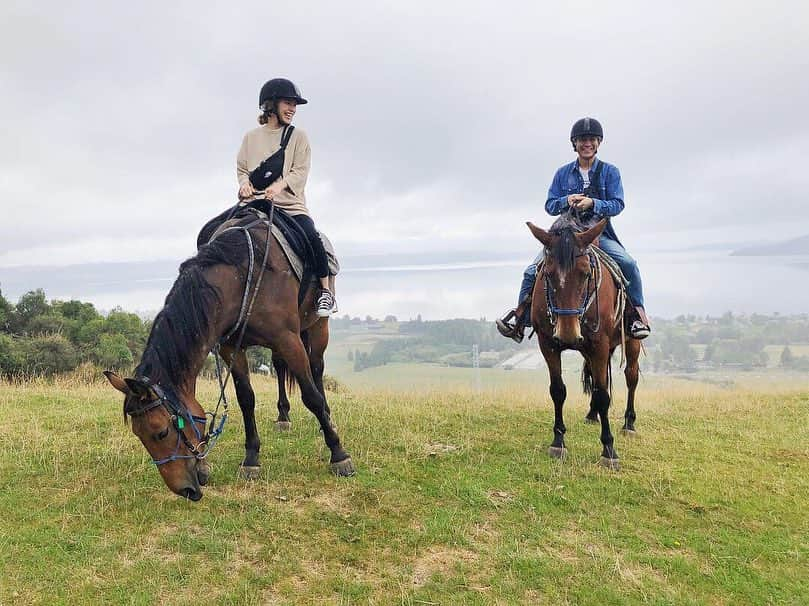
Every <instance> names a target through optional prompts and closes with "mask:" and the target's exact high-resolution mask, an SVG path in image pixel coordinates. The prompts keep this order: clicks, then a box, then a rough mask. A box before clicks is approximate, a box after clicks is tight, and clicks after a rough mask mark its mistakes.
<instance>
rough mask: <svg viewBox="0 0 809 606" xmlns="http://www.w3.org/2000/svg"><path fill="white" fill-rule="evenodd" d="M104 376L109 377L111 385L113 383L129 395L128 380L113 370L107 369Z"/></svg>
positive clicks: (116, 387)
mask: <svg viewBox="0 0 809 606" xmlns="http://www.w3.org/2000/svg"><path fill="white" fill-rule="evenodd" d="M104 376H105V377H107V381H109V382H110V385H112V386H113V387H114V388H115V389H117V390H118V391H120V392H121V393H123V394H126V395H129V393H130V391H129V386H128V385H127V384H126V381H124V380H123V379H122V378H121V377H119V376H118V375H116V374H115V373H114V372H112V371H111V370H105V371H104Z"/></svg>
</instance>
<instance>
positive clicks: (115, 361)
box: [93, 334, 134, 370]
mask: <svg viewBox="0 0 809 606" xmlns="http://www.w3.org/2000/svg"><path fill="white" fill-rule="evenodd" d="M93 358H94V359H95V361H96V363H97V364H98V365H99V366H101V367H102V368H106V369H109V370H120V369H122V368H127V367H129V366H131V365H132V362H134V358H133V357H132V352H131V351H130V350H129V347H128V346H127V343H126V337H125V336H124V335H121V334H115V335H110V334H103V335H100V336H99V338H98V345H97V346H96V348H95V349H94V351H93Z"/></svg>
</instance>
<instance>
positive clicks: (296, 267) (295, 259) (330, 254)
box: [265, 225, 340, 281]
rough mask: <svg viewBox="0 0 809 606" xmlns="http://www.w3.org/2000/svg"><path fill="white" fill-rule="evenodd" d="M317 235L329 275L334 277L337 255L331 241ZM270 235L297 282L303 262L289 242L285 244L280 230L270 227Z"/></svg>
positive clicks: (338, 266)
mask: <svg viewBox="0 0 809 606" xmlns="http://www.w3.org/2000/svg"><path fill="white" fill-rule="evenodd" d="M265 229H266V227H265ZM318 233H319V234H320V239H321V240H322V241H323V248H325V249H326V259H327V260H328V262H329V273H330V274H331V275H332V276H336V275H337V274H338V273H339V272H340V263H339V262H338V261H337V255H336V254H335V253H334V246H333V245H332V243H331V240H329V239H328V238H327V237H326V235H325V234H324V233H322V232H318ZM272 235H273V237H274V238H275V240H276V242H278V245H279V246H280V247H281V250H283V251H284V256H286V258H287V261H289V266H290V267H291V268H292V271H293V272H294V273H295V277H296V278H298V281H300V280H301V277H302V276H303V261H301V258H300V257H299V256H298V255H297V254H295V251H294V250H293V249H292V246H290V244H289V242H287V239H286V237H285V236H284V234H283V233H282V232H281V230H280V229H278V226H277V225H273V226H272Z"/></svg>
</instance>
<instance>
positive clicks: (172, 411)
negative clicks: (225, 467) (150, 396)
mask: <svg viewBox="0 0 809 606" xmlns="http://www.w3.org/2000/svg"><path fill="white" fill-rule="evenodd" d="M274 210H275V206H274V205H270V214H269V217H268V218H262V217H267V215H265V214H264V213H261V215H260V216H259V218H258V219H256V220H255V221H252V222H251V223H249V224H247V225H241V226H233V227H228V228H226V229H223V230H222V231H219V232H216V233H214V235H213V236H211V239H210V240H208V242H209V243H210V242H212V241H214V240H215V239H216V238H218V237H219V236H221V235H222V234H223V233H225V232H228V231H234V230H235V231H242V232H243V233H244V235H245V239H246V240H247V246H248V251H249V265H248V272H247V279H246V281H245V286H244V296H243V297H242V305H241V308H240V309H239V317H238V318H237V320H236V323H235V324H234V325H233V327H232V328H231V329H230V330H229V331H228V332H227V334H225V335H224V336H223V337H221V338H220V339H219V341H218V342H217V344H216V345H215V347H214V349H213V354H214V359H215V360H216V379H217V382H218V383H219V400H218V401H217V403H216V408H215V409H214V411H213V412H206V413H205V416H204V417H200V416H197V415H192V414H191V413H190V411H189V410H188V408H186V407H185V406H184V405H183V404H182V403H181V402H180V401H179V399H178V398H177V396H176V395H175V394H174V392H173V391H171V390H168V389H166V388H165V387H162V386H160V385H159V384H157V383H152V382H151V380H150V379H149V378H148V377H142V379H143V380H144V381H146V382H147V383H148V384H149V386H150V387H151V388H152V389H153V390H154V392H155V394H156V395H157V399H155V400H152V401H151V402H149V403H147V404H146V405H145V406H143V407H141V408H138V409H137V410H133V411H131V412H128V413H127V414H128V415H129V416H130V417H136V416H140V415H144V414H146V413H147V412H149V411H150V410H152V409H154V408H157V407H158V406H163V407H164V408H165V409H166V410H167V411H168V413H169V415H170V416H171V426H172V427H173V428H174V430H175V431H176V432H177V443H176V444H175V446H174V452H173V453H172V454H170V455H169V456H167V457H164V458H162V459H152V463H154V464H155V465H158V466H159V465H164V464H165V463H170V462H171V461H176V460H180V459H197V460H202V459H204V458H205V457H207V456H208V453H210V452H211V449H212V448H213V447H214V445H215V444H216V443H217V441H218V440H219V437H220V436H221V435H222V433H223V431H224V429H225V422H226V421H227V419H228V406H229V404H228V400H227V395H226V393H225V390H226V387H227V384H228V380H229V379H230V375H231V371H232V368H233V357H232V356H231V359H230V364H228V367H227V374H226V375H225V378H224V380H223V379H222V364H221V362H220V354H219V347H220V345H221V344H222V343H223V342H225V341H227V340H228V339H230V338H231V337H232V336H233V335H234V334H235V333H236V332H237V331H238V332H239V336H238V338H237V340H236V344H235V348H234V351H239V350H240V349H241V346H242V341H243V340H244V334H245V332H246V330H247V325H248V323H249V321H250V315H251V313H252V311H253V305H254V304H255V302H256V299H257V297H258V292H259V289H260V288H261V281H262V278H263V277H264V272H265V271H266V269H267V260H268V259H269V256H270V239H271V238H272V220H273V211H274ZM261 223H266V224H267V242H266V245H265V246H264V258H263V259H262V261H261V266H260V270H259V273H258V276H257V277H256V282H255V285H254V286H253V285H252V282H253V270H254V268H255V252H254V250H253V238H252V236H251V235H250V229H251V228H253V227H255V226H256V225H259V224H261ZM251 289H252V291H253V295H252V297H250V290H251ZM248 299H249V303H248ZM220 407H221V408H222V413H221V416H220V418H219V423H218V424H217V422H216V420H217V416H219V409H220ZM209 417H210V423H209V421H208V418H209ZM186 422H187V424H188V425H190V426H191V428H192V429H193V430H194V434H195V436H196V438H197V444H196V446H195V445H194V444H193V443H192V442H191V440H189V439H188V436H186V434H185V431H184V430H185V426H186ZM198 425H201V426H202V429H203V431H204V432H205V433H204V434H203V433H202V432H201V431H200V429H199V427H198ZM180 443H183V444H184V445H185V447H186V448H187V449H188V451H189V452H190V453H191V454H189V455H181V454H179V452H180Z"/></svg>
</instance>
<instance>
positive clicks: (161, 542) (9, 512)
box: [0, 367, 809, 605]
mask: <svg viewBox="0 0 809 606" xmlns="http://www.w3.org/2000/svg"><path fill="white" fill-rule="evenodd" d="M372 370H376V369H372ZM453 370H459V371H464V372H466V370H465V369H453ZM365 372H368V371H365ZM378 372H379V373H387V375H386V376H383V377H381V378H380V377H379V376H377V377H376V378H374V376H373V375H371V374H365V373H358V377H355V379H356V380H353V379H352V380H351V381H349V379H350V377H347V378H346V379H345V381H347V382H350V383H351V384H352V386H351V388H350V389H349V390H345V391H341V392H340V393H337V394H332V395H331V398H330V401H331V404H332V408H333V409H334V411H335V420H336V422H337V424H338V426H339V429H340V432H341V436H342V438H343V441H344V443H345V445H346V446H347V448H348V449H349V450H350V452H351V453H352V455H353V459H354V461H355V464H356V465H357V467H358V474H357V476H356V477H354V478H349V479H337V478H335V477H332V476H331V475H330V474H329V472H328V465H327V462H326V460H325V457H326V454H327V453H326V449H325V448H324V447H323V446H322V440H321V438H320V435H319V432H318V430H317V427H316V423H315V421H314V418H312V417H311V415H309V414H308V413H307V412H306V411H305V410H304V409H303V407H302V406H301V405H300V404H299V402H298V401H297V397H296V398H295V399H294V403H293V429H292V431H291V432H290V433H288V434H277V433H275V432H274V429H273V424H272V420H273V419H274V418H275V417H274V415H275V410H274V393H275V388H274V385H273V383H272V382H271V381H270V380H269V379H268V378H264V377H260V378H257V379H256V387H257V391H258V393H259V397H260V402H261V404H260V406H259V412H258V415H257V416H258V422H259V430H260V432H261V435H262V438H263V448H262V462H263V469H262V474H261V477H260V479H258V480H256V481H253V482H246V481H244V480H241V479H239V478H238V477H237V474H236V468H237V466H238V464H239V462H240V458H241V456H242V454H243V448H242V442H243V439H244V434H243V429H242V426H241V416H240V414H239V412H238V410H234V411H233V412H232V415H231V421H230V423H229V425H228V428H227V431H226V434H225V436H224V438H223V439H222V441H221V442H220V444H219V445H218V446H217V447H216V450H215V451H214V452H213V454H212V456H211V462H212V464H213V475H212V478H211V483H210V485H209V486H208V487H207V488H206V490H205V497H204V498H203V499H202V501H200V502H199V503H191V502H187V501H185V500H182V499H180V498H178V497H175V496H173V495H172V494H171V493H169V492H168V490H167V489H166V488H165V487H164V485H163V483H162V481H161V480H160V478H159V476H158V474H157V473H156V471H155V470H154V469H153V467H152V465H151V464H150V463H149V462H148V458H147V457H146V453H145V450H144V449H143V447H142V446H141V445H140V443H139V442H137V440H136V439H135V437H134V436H133V435H132V434H131V433H130V432H129V429H128V428H125V427H124V426H123V424H122V422H121V398H120V397H118V394H117V392H114V391H113V390H112V388H110V387H108V386H106V385H105V384H101V383H97V384H84V383H81V382H77V381H61V382H60V381H57V382H55V383H47V382H31V383H27V384H23V385H9V384H0V604H29V603H39V604H53V603H66V604H85V603H105V604H109V603H132V604H164V603H165V604H169V603H170V604H200V603H213V604H228V603H231V604H414V605H415V604H555V605H558V604H601V605H603V604H733V605H737V604H796V605H797V604H807V603H809V573H807V570H809V516H807V513H806V512H807V511H809V422H808V421H809V388H807V386H806V385H805V384H800V383H798V384H796V383H794V382H793V383H792V384H787V383H785V382H784V381H782V380H780V379H779V380H775V379H773V380H770V381H767V382H765V381H763V380H762V379H761V378H758V379H757V378H755V377H753V378H752V379H751V380H744V381H739V382H735V383H730V384H729V383H727V382H718V381H716V382H714V383H712V384H709V383H705V382H698V381H693V380H689V381H683V380H677V379H669V378H658V377H647V378H646V379H644V381H643V382H642V385H641V387H640V390H639V392H640V395H639V401H638V411H639V421H638V429H639V431H640V435H639V437H637V438H635V439H627V438H622V437H620V436H618V438H617V441H616V446H617V448H618V452H619V453H620V455H621V457H622V464H623V469H622V471H620V472H617V473H616V472H608V471H606V470H603V469H601V468H599V467H597V465H596V461H597V459H598V455H599V453H600V444H599V441H598V429H597V428H596V427H592V426H588V425H584V424H583V422H582V421H581V419H582V417H583V415H584V413H585V412H586V410H585V408H586V405H585V400H584V397H583V396H582V395H581V394H580V393H579V390H578V386H577V385H575V384H570V385H569V394H570V397H569V405H568V406H567V407H566V410H567V416H566V420H567V425H568V434H567V436H568V439H567V441H568V448H569V449H570V456H569V457H568V459H567V460H566V461H564V462H562V463H560V462H557V461H554V460H551V459H549V458H548V457H547V455H546V448H547V444H548V443H549V441H550V437H551V424H552V412H551V411H552V408H551V405H550V401H549V398H548V397H547V395H546V394H547V389H546V383H545V382H544V379H542V378H541V377H540V376H538V374H537V373H534V374H531V373H516V372H515V373H511V374H510V373H506V372H504V371H500V374H499V375H490V376H489V375H485V374H484V375H483V376H484V379H483V380H482V383H483V386H482V389H481V393H476V392H475V389H474V388H473V385H474V383H473V376H472V375H471V374H469V373H467V374H463V373H460V374H458V373H454V374H453V373H447V371H441V370H440V369H439V370H430V369H419V370H418V373H415V372H414V371H413V369H412V368H410V369H409V370H408V369H407V368H404V367H397V368H390V367H386V368H383V369H379V370H378ZM408 372H410V375H409V378H408ZM442 372H443V373H444V374H441V373H442ZM470 372H471V371H470ZM571 372H572V371H571ZM430 373H432V374H433V375H434V376H432V378H430ZM359 375H362V376H359ZM436 377H438V379H437V382H436V381H435V380H436ZM487 377H488V378H487ZM493 377H494V378H493ZM748 378H749V377H748ZM408 381H409V383H408ZM617 383H620V382H617ZM431 385H432V386H436V385H437V387H438V388H440V389H432V388H431ZM383 386H384V387H386V388H385V389H384V390H383V389H382V387H383ZM413 386H420V387H421V388H420V389H418V390H415V391H412V392H410V391H409V390H410V389H411V388H412V387H413ZM201 393H202V396H203V398H201V399H203V400H204V401H209V402H210V401H212V399H213V396H214V388H213V385H212V384H211V383H202V384H201ZM616 398H617V399H618V402H617V403H616V406H615V408H613V414H612V416H613V418H616V417H619V416H620V414H621V412H622V410H623V403H622V401H621V400H620V398H621V391H620V390H619V391H618V393H617V394H616Z"/></svg>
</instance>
